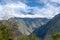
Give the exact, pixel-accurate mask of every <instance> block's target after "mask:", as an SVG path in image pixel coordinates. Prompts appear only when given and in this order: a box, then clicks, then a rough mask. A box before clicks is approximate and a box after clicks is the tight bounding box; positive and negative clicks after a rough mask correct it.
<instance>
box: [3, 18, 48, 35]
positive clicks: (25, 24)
mask: <svg viewBox="0 0 60 40" xmlns="http://www.w3.org/2000/svg"><path fill="white" fill-rule="evenodd" d="M48 21H49V19H46V18H17V17H14V18H10V19H8V20H6V21H2V22H3V24H6V25H8V26H11V27H13V28H14V30H15V31H20V32H21V33H22V34H23V35H29V34H31V33H32V32H33V31H34V30H35V29H37V28H38V27H40V26H42V25H44V24H46V23H47V22H48Z"/></svg>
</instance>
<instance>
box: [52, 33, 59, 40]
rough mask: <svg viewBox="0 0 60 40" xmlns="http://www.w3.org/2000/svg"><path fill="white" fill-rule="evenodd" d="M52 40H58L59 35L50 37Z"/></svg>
mask: <svg viewBox="0 0 60 40" xmlns="http://www.w3.org/2000/svg"><path fill="white" fill-rule="evenodd" d="M52 38H53V40H60V33H57V34H55V35H53V36H52Z"/></svg>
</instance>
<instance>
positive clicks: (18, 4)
mask: <svg viewBox="0 0 60 40" xmlns="http://www.w3.org/2000/svg"><path fill="white" fill-rule="evenodd" d="M58 13H60V0H0V20H2V19H7V18H11V17H22V18H24V17H29V18H35V17H41V18H53V17H54V16H55V15H57V14H58Z"/></svg>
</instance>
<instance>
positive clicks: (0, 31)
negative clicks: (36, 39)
mask: <svg viewBox="0 0 60 40" xmlns="http://www.w3.org/2000/svg"><path fill="white" fill-rule="evenodd" d="M10 30H11V28H9V27H8V26H6V25H3V24H2V23H1V22H0V40H13V37H12V36H10V33H9V32H10Z"/></svg>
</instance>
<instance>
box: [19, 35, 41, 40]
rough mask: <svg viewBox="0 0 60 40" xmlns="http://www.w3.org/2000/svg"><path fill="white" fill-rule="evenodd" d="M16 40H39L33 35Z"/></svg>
mask: <svg viewBox="0 0 60 40" xmlns="http://www.w3.org/2000/svg"><path fill="white" fill-rule="evenodd" d="M18 40H41V39H40V38H38V37H36V36H35V35H32V36H30V37H28V36H23V37H22V38H19V39H18Z"/></svg>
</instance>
